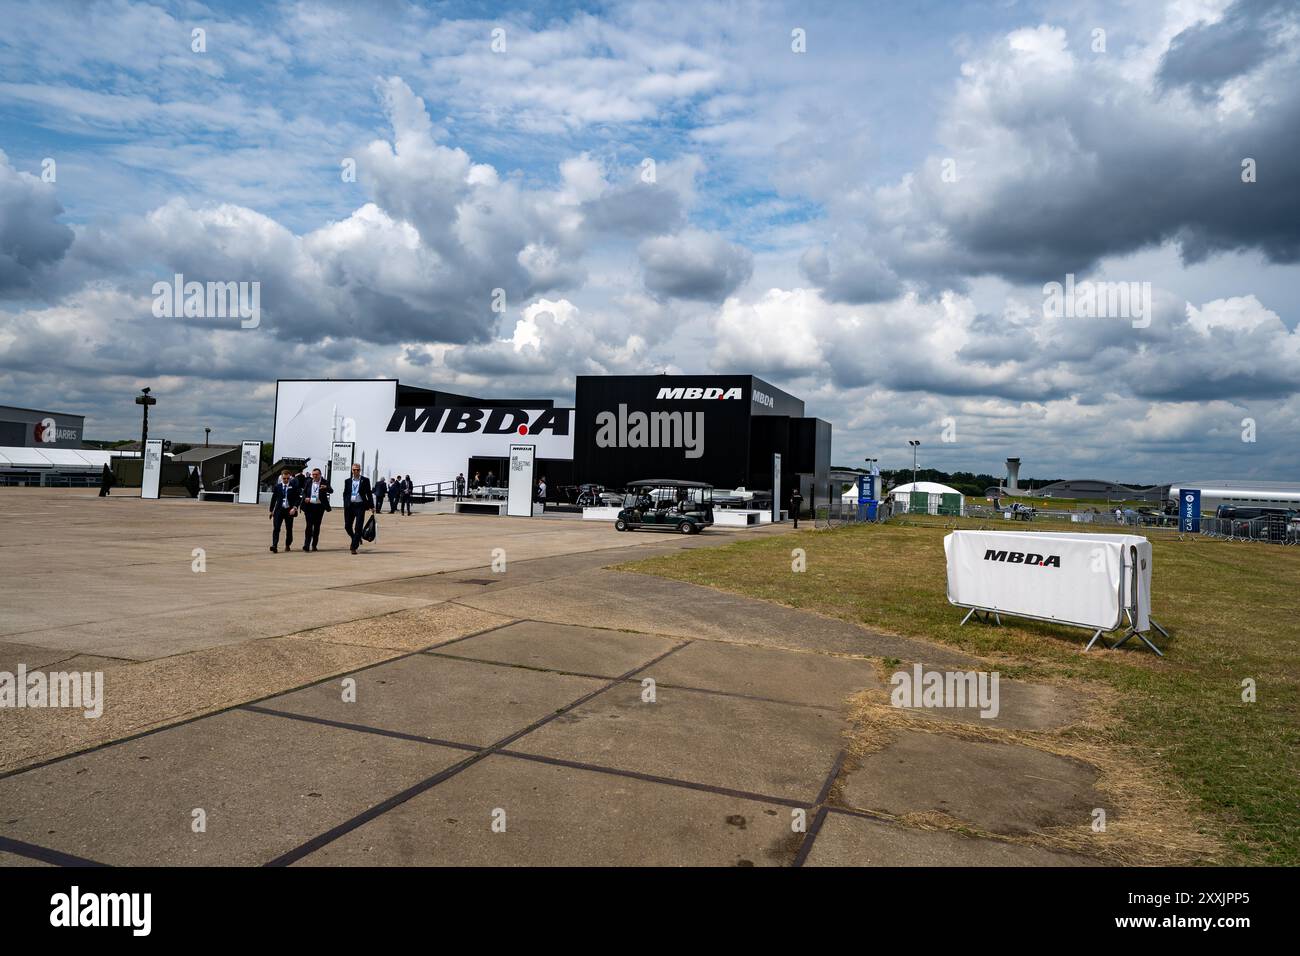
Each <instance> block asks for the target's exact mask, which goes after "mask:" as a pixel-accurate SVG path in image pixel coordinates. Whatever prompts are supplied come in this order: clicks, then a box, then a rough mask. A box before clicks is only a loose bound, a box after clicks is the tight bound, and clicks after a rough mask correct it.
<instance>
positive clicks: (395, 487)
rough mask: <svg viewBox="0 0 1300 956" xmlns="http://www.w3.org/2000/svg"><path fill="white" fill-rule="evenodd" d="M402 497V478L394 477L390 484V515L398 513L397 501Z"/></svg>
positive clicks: (399, 476)
mask: <svg viewBox="0 0 1300 956" xmlns="http://www.w3.org/2000/svg"><path fill="white" fill-rule="evenodd" d="M401 497H402V476H401V475H394V476H393V480H392V481H390V482H389V483H388V513H389V514H390V515H391V514H396V513H397V500H398V499H399V498H401Z"/></svg>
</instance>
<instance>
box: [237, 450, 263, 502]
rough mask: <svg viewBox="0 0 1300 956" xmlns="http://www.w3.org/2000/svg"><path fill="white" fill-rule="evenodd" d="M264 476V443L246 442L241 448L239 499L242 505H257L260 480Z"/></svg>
mask: <svg viewBox="0 0 1300 956" xmlns="http://www.w3.org/2000/svg"><path fill="white" fill-rule="evenodd" d="M261 475H262V443H261V442H260V441H246V442H242V443H241V444H240V446H239V497H238V498H237V499H235V500H236V501H238V503H239V504H241V505H255V504H257V492H258V487H257V483H258V479H259V478H260V477H261Z"/></svg>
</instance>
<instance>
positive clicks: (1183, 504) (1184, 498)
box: [1178, 488, 1201, 534]
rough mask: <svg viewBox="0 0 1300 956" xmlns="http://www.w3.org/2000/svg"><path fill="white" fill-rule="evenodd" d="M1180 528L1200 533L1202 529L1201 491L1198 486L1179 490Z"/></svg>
mask: <svg viewBox="0 0 1300 956" xmlns="http://www.w3.org/2000/svg"><path fill="white" fill-rule="evenodd" d="M1178 530H1179V531H1184V532H1191V533H1193V534H1196V533H1199V532H1200V530H1201V492H1200V490H1199V489H1196V488H1180V489H1179V490H1178Z"/></svg>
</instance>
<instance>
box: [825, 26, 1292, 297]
mask: <svg viewBox="0 0 1300 956" xmlns="http://www.w3.org/2000/svg"><path fill="white" fill-rule="evenodd" d="M1175 9H1176V8H1171V13H1170V15H1171V16H1174V15H1176V14H1175V13H1174V12H1173V11H1174V10H1175ZM1298 34H1300V8H1296V7H1295V6H1294V5H1293V4H1286V5H1284V4H1281V3H1258V2H1252V0H1238V2H1237V3H1235V4H1233V5H1232V6H1231V7H1229V8H1228V10H1227V11H1226V13H1225V14H1224V15H1223V17H1222V18H1221V19H1219V20H1217V21H1216V22H1213V23H1208V22H1205V21H1203V20H1194V21H1193V22H1191V23H1189V24H1187V25H1186V26H1185V27H1184V28H1182V29H1178V30H1175V31H1174V32H1172V35H1170V34H1168V33H1167V32H1159V33H1157V34H1156V35H1154V36H1153V37H1152V38H1151V39H1150V40H1148V41H1147V43H1146V45H1145V46H1139V47H1138V48H1137V49H1135V50H1129V51H1120V50H1112V51H1111V52H1110V53H1107V54H1104V55H1102V54H1095V53H1093V52H1091V50H1089V49H1088V48H1087V47H1083V48H1079V46H1078V45H1076V44H1072V42H1071V37H1070V35H1069V34H1067V32H1066V30H1065V29H1064V28H1062V27H1059V26H1054V25H1051V24H1041V25H1037V26H1031V27H1022V28H1019V29H1016V30H1013V31H1011V32H1009V33H1007V34H1006V35H1004V36H1002V37H1000V38H998V39H997V40H995V41H993V42H992V43H990V44H988V45H987V46H985V47H983V48H981V49H980V50H979V51H978V52H977V53H976V54H975V55H973V56H972V57H971V58H969V59H968V60H967V61H966V62H965V63H964V64H963V66H962V73H961V78H960V80H959V81H958V83H957V85H956V87H955V89H954V91H953V94H952V96H951V97H950V99H949V100H948V104H947V106H946V108H945V111H944V114H943V116H942V118H941V121H940V124H939V128H938V131H937V134H938V138H939V141H940V146H939V149H938V150H937V151H935V152H934V153H933V154H932V155H931V156H929V157H928V158H927V159H926V160H925V161H924V162H923V163H922V164H921V165H920V166H918V167H917V168H915V169H914V170H912V171H911V172H909V173H908V174H906V175H905V176H903V177H902V178H901V179H899V180H898V181H896V182H895V183H893V184H891V185H887V186H882V187H880V188H877V189H874V190H867V191H862V190H851V191H846V192H845V193H843V194H842V196H840V197H838V198H837V197H835V196H831V197H830V198H829V199H828V208H829V210H830V218H831V222H832V224H833V225H834V227H835V229H836V231H837V235H836V238H835V240H834V241H832V242H831V243H830V244H829V250H826V249H822V248H817V247H814V248H812V249H811V250H810V251H809V252H807V253H806V254H805V257H804V260H803V263H802V266H803V274H804V276H805V277H806V278H807V279H808V280H809V281H812V282H814V283H816V284H817V286H818V287H819V288H821V289H822V290H823V292H824V293H825V294H826V295H827V296H829V297H830V298H832V299H834V300H835V301H840V302H868V301H874V300H878V299H882V298H888V297H890V296H891V295H892V294H893V293H894V292H895V287H896V284H895V276H901V277H903V278H904V279H907V280H910V281H911V282H912V283H913V284H914V285H915V286H916V287H918V288H920V289H922V290H924V291H929V292H937V291H941V290H942V289H944V288H954V287H956V288H960V287H962V286H963V285H964V283H965V282H966V281H967V280H968V279H969V278H971V277H974V276H979V275H996V276H1001V277H1004V278H1006V279H1007V280H1009V281H1012V282H1026V283H1029V282H1043V281H1047V280H1050V279H1060V277H1061V276H1062V275H1064V274H1065V273H1067V272H1075V273H1082V272H1085V271H1087V270H1088V269H1090V268H1092V267H1093V266H1095V265H1096V264H1097V262H1098V261H1099V260H1100V259H1101V258H1102V257H1103V256H1112V257H1114V256H1121V255H1124V254H1126V253H1130V252H1133V251H1136V250H1140V249H1143V248H1145V247H1149V246H1156V245H1159V244H1161V243H1163V242H1174V243H1177V244H1178V246H1179V247H1180V249H1181V251H1182V255H1183V257H1184V260H1185V261H1187V262H1196V261H1201V260H1203V259H1205V258H1206V257H1207V256H1210V255H1212V254H1214V253H1216V252H1220V251H1226V250H1236V249H1255V250H1259V251H1260V252H1262V253H1263V254H1264V255H1265V256H1266V257H1267V258H1268V259H1269V260H1271V261H1274V262H1279V263H1294V262H1297V261H1300V225H1297V224H1298V223H1300V180H1298V179H1297V178H1296V177H1294V176H1291V175H1289V172H1288V171H1287V170H1288V169H1289V167H1290V166H1291V165H1293V163H1292V162H1291V157H1293V156H1295V155H1296V154H1297V152H1298V151H1300V96H1296V95H1294V94H1293V93H1292V92H1286V93H1283V92H1282V91H1284V90H1285V91H1294V90H1296V89H1297V88H1300V47H1298V46H1297V45H1296V44H1295V43H1286V42H1282V39H1283V38H1285V37H1294V36H1296V35H1298ZM1207 97H1208V98H1211V99H1213V100H1214V103H1213V105H1212V106H1211V107H1208V108H1207V105H1206V103H1205V100H1206V98H1207ZM1247 158H1249V159H1253V160H1254V161H1255V163H1256V164H1257V168H1258V175H1259V177H1260V182H1256V183H1245V182H1243V181H1242V162H1243V160H1245V159H1247ZM1265 176H1267V177H1268V178H1267V183H1268V184H1267V186H1264V185H1261V183H1262V182H1264V177H1265Z"/></svg>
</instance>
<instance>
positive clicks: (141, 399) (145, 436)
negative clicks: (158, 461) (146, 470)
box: [135, 388, 158, 461]
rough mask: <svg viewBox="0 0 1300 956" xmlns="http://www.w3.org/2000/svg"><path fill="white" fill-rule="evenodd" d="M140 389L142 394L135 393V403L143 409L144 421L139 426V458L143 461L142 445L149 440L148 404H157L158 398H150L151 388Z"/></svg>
mask: <svg viewBox="0 0 1300 956" xmlns="http://www.w3.org/2000/svg"><path fill="white" fill-rule="evenodd" d="M140 391H141V392H142V393H143V394H140V395H137V396H136V397H135V403H136V404H137V405H140V406H142V407H143V409H144V422H143V424H141V426H140V460H141V461H143V460H144V446H145V445H146V444H147V443H148V441H149V406H150V405H157V404H158V399H156V398H152V397H151V396H150V395H149V392H151V391H152V389H150V388H142V389H140Z"/></svg>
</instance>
